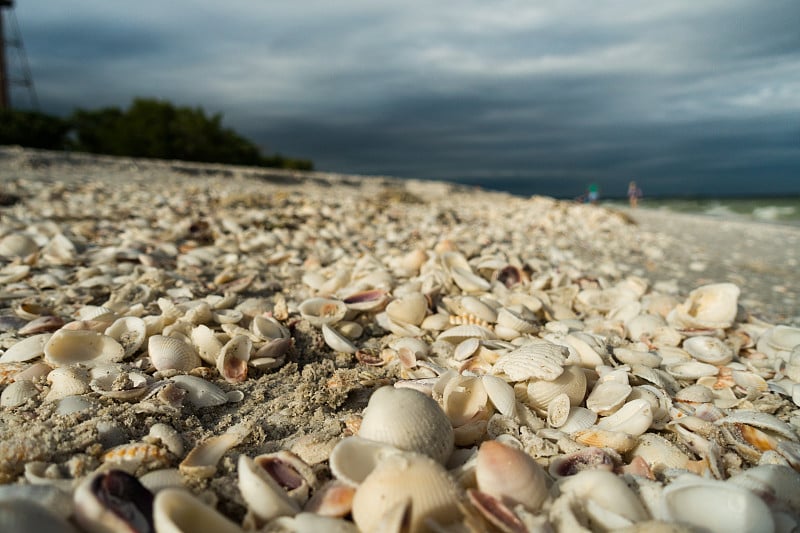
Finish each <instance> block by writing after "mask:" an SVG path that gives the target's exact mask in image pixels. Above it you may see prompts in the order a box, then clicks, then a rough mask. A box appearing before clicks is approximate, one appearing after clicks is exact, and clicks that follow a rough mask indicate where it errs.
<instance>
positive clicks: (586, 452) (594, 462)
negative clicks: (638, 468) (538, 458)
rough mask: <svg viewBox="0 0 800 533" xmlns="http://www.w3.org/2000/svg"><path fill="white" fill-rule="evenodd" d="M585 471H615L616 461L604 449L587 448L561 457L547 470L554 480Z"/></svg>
mask: <svg viewBox="0 0 800 533" xmlns="http://www.w3.org/2000/svg"><path fill="white" fill-rule="evenodd" d="M583 470H605V471H607V472H612V471H613V470H614V460H613V459H612V457H611V456H610V455H609V454H608V453H606V452H605V451H604V450H603V449H602V448H595V447H591V446H590V447H587V448H583V449H581V450H578V451H576V452H572V453H569V454H564V455H559V456H558V457H554V458H553V460H552V461H550V465H549V466H548V468H547V471H548V473H549V474H550V475H551V476H552V477H553V479H556V480H558V479H561V478H565V477H567V476H574V475H575V474H577V473H578V472H581V471H583Z"/></svg>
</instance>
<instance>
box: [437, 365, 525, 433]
mask: <svg viewBox="0 0 800 533" xmlns="http://www.w3.org/2000/svg"><path fill="white" fill-rule="evenodd" d="M512 392H513V390H512ZM488 401H489V396H488V395H487V394H486V389H485V388H484V387H483V382H482V381H481V379H480V378H476V377H469V376H461V375H456V376H453V377H452V378H451V379H449V380H448V381H447V384H446V385H445V387H444V391H443V392H442V408H443V409H444V412H445V414H446V415H447V417H448V418H449V419H450V422H451V423H452V424H453V426H454V427H459V426H463V425H464V424H466V423H467V422H469V421H470V420H472V419H473V418H474V417H475V416H477V415H478V414H479V413H482V412H485V410H486V404H487V402H488Z"/></svg>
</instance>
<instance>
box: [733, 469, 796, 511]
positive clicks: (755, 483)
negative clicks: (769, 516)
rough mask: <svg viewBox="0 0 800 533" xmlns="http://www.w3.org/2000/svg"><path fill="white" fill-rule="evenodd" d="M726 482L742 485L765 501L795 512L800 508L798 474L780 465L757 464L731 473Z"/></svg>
mask: <svg viewBox="0 0 800 533" xmlns="http://www.w3.org/2000/svg"><path fill="white" fill-rule="evenodd" d="M728 483H730V484H732V485H736V486H738V487H743V488H746V489H748V490H749V491H751V492H753V493H755V494H756V495H758V496H759V497H760V498H761V499H762V500H764V501H765V502H777V503H779V504H780V505H781V506H782V507H784V508H787V509H791V510H792V511H794V512H795V513H796V512H797V511H798V510H800V474H798V473H797V471H796V470H794V469H792V468H789V467H786V466H782V465H758V466H755V467H753V468H749V469H747V470H744V471H742V472H739V473H738V474H734V475H732V476H731V477H730V478H729V479H728Z"/></svg>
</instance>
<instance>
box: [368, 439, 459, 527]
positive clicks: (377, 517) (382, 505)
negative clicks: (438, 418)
mask: <svg viewBox="0 0 800 533" xmlns="http://www.w3.org/2000/svg"><path fill="white" fill-rule="evenodd" d="M407 502H408V503H407ZM458 502H459V496H458V489H457V487H456V485H455V483H454V482H453V480H452V479H451V478H450V476H449V475H448V474H447V471H446V470H445V469H444V468H443V467H442V466H441V465H440V464H439V463H438V462H436V461H434V460H433V459H431V458H429V457H427V456H425V455H420V454H415V453H407V454H395V455H390V456H388V457H386V458H385V459H384V460H383V461H381V462H380V464H378V465H377V467H376V468H375V469H374V470H373V471H372V472H371V473H370V474H369V475H368V476H367V478H366V479H364V482H363V483H361V485H359V487H358V489H357V490H356V494H355V497H354V498H353V519H354V521H355V523H356V526H358V528H359V529H360V530H361V531H373V530H376V527H377V526H378V525H379V524H380V523H381V520H382V519H383V518H384V516H385V515H386V514H387V513H388V512H389V511H391V510H392V508H393V507H395V506H397V505H406V504H408V505H409V507H410V509H409V510H408V511H407V512H408V517H407V524H408V531H410V532H416V531H423V530H426V529H427V526H426V524H427V523H430V522H431V521H433V522H435V523H437V524H441V525H446V524H448V523H450V522H454V521H457V520H458V519H459V518H461V512H460V509H459V504H458Z"/></svg>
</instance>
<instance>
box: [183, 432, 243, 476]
mask: <svg viewBox="0 0 800 533" xmlns="http://www.w3.org/2000/svg"><path fill="white" fill-rule="evenodd" d="M249 434H250V427H249V426H248V425H246V424H244V423H240V424H238V425H236V426H233V427H231V428H230V429H228V431H226V432H225V433H223V434H221V435H215V436H213V437H209V438H207V439H206V440H204V441H202V442H200V443H199V444H197V446H195V447H194V448H192V450H191V451H190V452H189V453H188V454H186V457H185V458H184V459H183V461H181V463H180V465H178V467H179V469H180V471H181V473H182V474H184V475H187V476H192V477H197V478H208V477H211V476H213V475H214V473H215V472H216V471H217V463H219V460H220V459H222V456H223V455H225V454H226V453H227V452H228V450H230V449H231V448H233V447H234V446H238V445H239V444H241V442H242V441H243V440H244V439H245V438H246V437H247V436H248V435H249Z"/></svg>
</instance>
